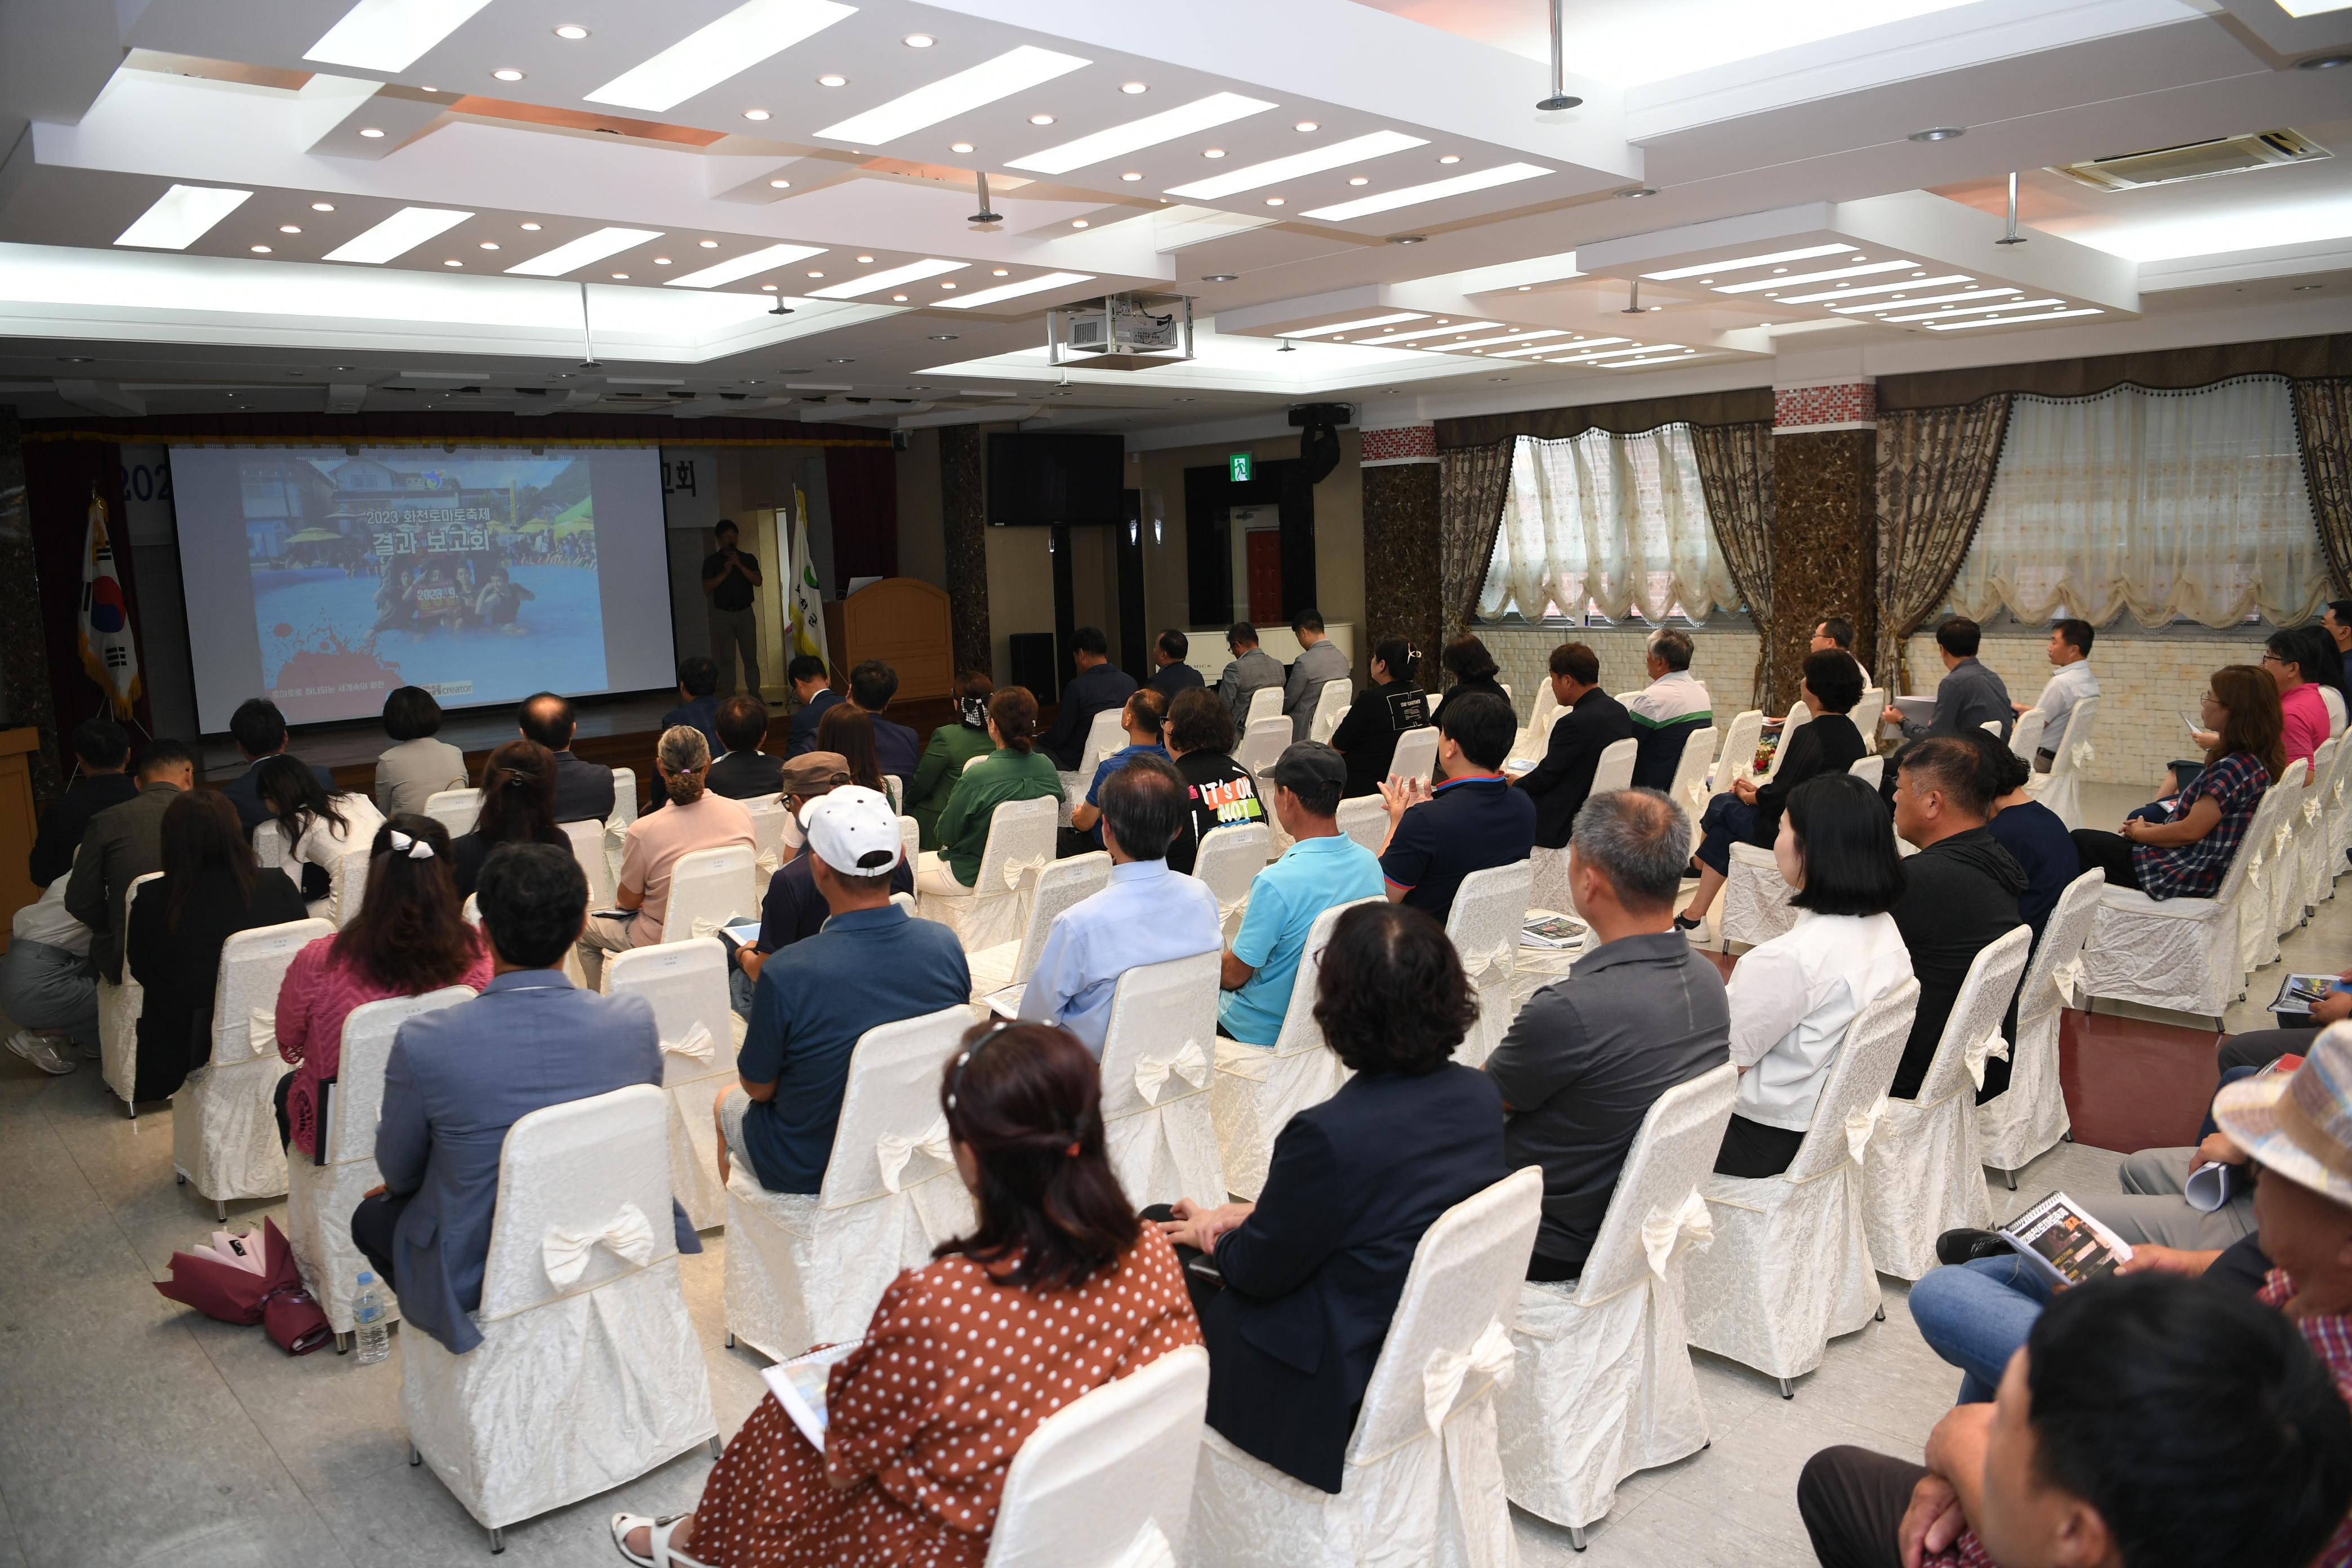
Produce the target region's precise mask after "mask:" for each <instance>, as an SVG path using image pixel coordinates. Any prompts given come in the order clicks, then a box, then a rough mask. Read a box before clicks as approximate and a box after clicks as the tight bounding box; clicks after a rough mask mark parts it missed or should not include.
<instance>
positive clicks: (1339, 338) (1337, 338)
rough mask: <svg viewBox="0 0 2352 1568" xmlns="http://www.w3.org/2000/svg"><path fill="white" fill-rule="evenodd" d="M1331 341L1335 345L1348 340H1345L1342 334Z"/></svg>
mask: <svg viewBox="0 0 2352 1568" xmlns="http://www.w3.org/2000/svg"><path fill="white" fill-rule="evenodd" d="M1331 341H1332V342H1335V343H1344V342H1347V341H1348V340H1347V337H1346V336H1345V335H1344V334H1342V335H1340V336H1339V337H1335V338H1333V339H1332V340H1331Z"/></svg>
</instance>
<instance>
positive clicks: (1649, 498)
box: [1478, 425, 1739, 621]
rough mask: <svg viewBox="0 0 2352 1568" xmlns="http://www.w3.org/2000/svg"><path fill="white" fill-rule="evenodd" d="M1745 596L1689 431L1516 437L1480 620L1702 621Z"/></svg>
mask: <svg viewBox="0 0 2352 1568" xmlns="http://www.w3.org/2000/svg"><path fill="white" fill-rule="evenodd" d="M1717 605H1721V606H1723V607H1724V608H1726V609H1736V608H1738V605H1739V592H1738V588H1737V587H1735V586H1734V585H1733V583H1732V578H1731V571H1730V567H1729V566H1728V564H1727V563H1726V561H1725V559H1724V552H1723V551H1722V550H1721V549H1720V548H1719V547H1718V546H1717V543H1716V540H1715V535H1714V532H1713V531H1712V529H1711V528H1710V527H1709V525H1708V521H1707V510H1706V491H1705V489H1704V488H1703V487H1702V486H1701V484H1700V482H1699V470H1698V458H1697V455H1696V451H1695V450H1694V448H1693V445H1692V441H1691V430H1690V426H1688V425H1664V426H1659V427H1658V428H1657V429H1655V430H1647V431H1644V432H1643V433H1642V434H1641V435H1638V436H1616V435H1612V434H1610V433H1609V432H1607V431H1605V430H1587V431H1586V432H1584V433H1583V434H1582V435H1580V436H1578V437H1573V438H1572V439H1570V440H1565V441H1539V440H1538V439H1536V438H1535V437H1531V436H1522V437H1519V438H1518V440H1517V443H1516V445H1515V446H1514V447H1513V449H1512V453H1511V479H1510V488H1509V491H1508V493H1507V496H1506V498H1505V500H1504V502H1503V523H1502V528H1501V530H1500V531H1499V532H1498V534H1497V536H1496V541H1495V552H1494V554H1493V556H1492V557H1491V558H1490V559H1489V561H1488V563H1487V567H1486V588H1485V590H1484V591H1483V592H1482V593H1481V594H1480V595H1479V596H1478V614H1479V616H1481V617H1482V618H1488V619H1491V618H1494V617H1496V616H1504V615H1508V614H1510V613H1511V612H1513V611H1515V610H1516V611H1517V613H1518V614H1520V615H1522V616H1526V617H1527V618H1528V619H1529V620H1536V619H1539V618H1541V617H1542V616H1547V615H1553V614H1557V615H1563V616H1582V615H1585V614H1587V613H1588V606H1589V608H1590V612H1591V613H1595V614H1599V615H1603V616H1609V617H1611V618H1612V619H1615V618H1618V617H1621V616H1625V615H1627V614H1629V613H1636V614H1639V615H1641V616H1643V618H1645V619H1647V620H1652V621H1662V620H1664V619H1665V618H1666V616H1668V615H1669V614H1675V613H1679V614H1684V615H1687V616H1689V617H1690V618H1691V619H1693V620H1695V621H1703V620H1705V619H1706V617H1707V616H1708V615H1709V614H1710V613H1712V611H1713V610H1714V608H1715V607H1716V606H1717Z"/></svg>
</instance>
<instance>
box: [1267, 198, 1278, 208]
mask: <svg viewBox="0 0 2352 1568" xmlns="http://www.w3.org/2000/svg"><path fill="white" fill-rule="evenodd" d="M1265 205H1268V206H1270V207H1278V206H1280V205H1282V198H1281V197H1280V196H1268V197H1266V198H1265Z"/></svg>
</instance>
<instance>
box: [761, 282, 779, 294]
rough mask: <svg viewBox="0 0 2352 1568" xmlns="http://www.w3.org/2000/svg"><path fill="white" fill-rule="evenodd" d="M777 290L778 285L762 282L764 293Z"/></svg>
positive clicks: (762, 291)
mask: <svg viewBox="0 0 2352 1568" xmlns="http://www.w3.org/2000/svg"><path fill="white" fill-rule="evenodd" d="M775 291H776V286H775V285H774V284H773V283H762V284H761V285H760V292H761V293H762V294H772V293H774V292H775Z"/></svg>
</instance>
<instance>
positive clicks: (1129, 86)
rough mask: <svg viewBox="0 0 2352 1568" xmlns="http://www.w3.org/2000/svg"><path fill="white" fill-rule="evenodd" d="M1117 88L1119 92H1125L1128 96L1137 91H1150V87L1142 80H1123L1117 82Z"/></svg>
mask: <svg viewBox="0 0 2352 1568" xmlns="http://www.w3.org/2000/svg"><path fill="white" fill-rule="evenodd" d="M1118 90H1119V91H1121V92H1123V93H1126V94H1127V95H1128V96H1129V97H1130V98H1132V97H1133V96H1134V95H1135V94H1137V93H1139V92H1150V90H1151V89H1150V86H1149V85H1147V84H1146V83H1143V82H1139V81H1123V82H1121V83H1119V84H1118Z"/></svg>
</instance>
